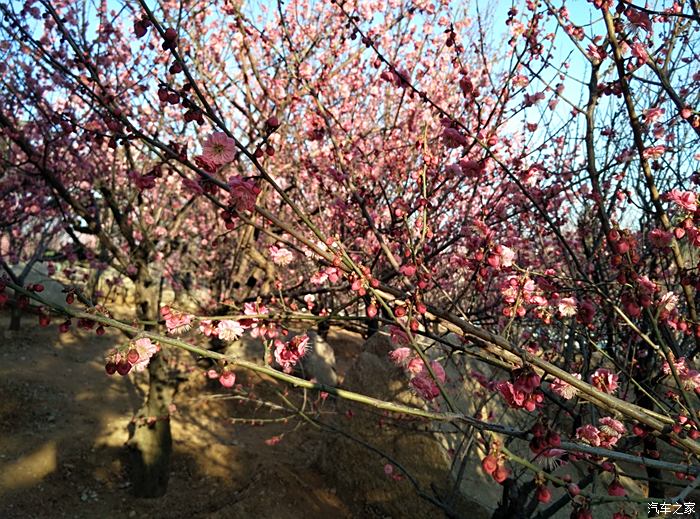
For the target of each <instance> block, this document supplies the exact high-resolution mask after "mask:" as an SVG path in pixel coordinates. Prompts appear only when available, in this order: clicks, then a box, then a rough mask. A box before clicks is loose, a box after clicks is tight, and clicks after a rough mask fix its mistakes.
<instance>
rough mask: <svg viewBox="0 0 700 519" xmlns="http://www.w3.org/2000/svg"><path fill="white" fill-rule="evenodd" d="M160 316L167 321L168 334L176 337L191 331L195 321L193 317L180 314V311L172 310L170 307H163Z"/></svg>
mask: <svg viewBox="0 0 700 519" xmlns="http://www.w3.org/2000/svg"><path fill="white" fill-rule="evenodd" d="M160 316H161V317H162V318H163V319H165V326H166V328H167V329H168V333H172V334H174V335H179V334H181V333H185V332H186V331H187V330H189V329H190V328H191V327H192V320H193V319H194V316H193V315H191V314H186V313H184V312H180V311H179V310H172V309H171V308H170V307H169V306H163V307H162V308H161V309H160Z"/></svg>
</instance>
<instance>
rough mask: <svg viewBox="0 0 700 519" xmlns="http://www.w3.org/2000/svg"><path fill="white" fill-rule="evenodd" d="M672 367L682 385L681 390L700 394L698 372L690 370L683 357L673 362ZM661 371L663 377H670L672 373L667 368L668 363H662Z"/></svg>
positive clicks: (669, 368) (699, 376) (699, 373)
mask: <svg viewBox="0 0 700 519" xmlns="http://www.w3.org/2000/svg"><path fill="white" fill-rule="evenodd" d="M673 366H674V367H675V368H676V373H678V378H680V379H681V382H682V383H683V388H684V389H685V390H686V391H696V392H698V393H700V372H698V371H697V370H695V369H690V368H689V367H688V364H687V360H686V358H685V357H681V358H680V359H678V360H677V361H675V362H674V363H673ZM661 369H662V371H663V373H664V375H670V374H671V373H672V372H671V366H669V364H668V362H664V364H663V366H662V368H661Z"/></svg>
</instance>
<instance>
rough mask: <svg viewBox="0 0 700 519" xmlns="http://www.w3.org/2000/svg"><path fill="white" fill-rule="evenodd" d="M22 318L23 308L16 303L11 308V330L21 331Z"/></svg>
mask: <svg viewBox="0 0 700 519" xmlns="http://www.w3.org/2000/svg"><path fill="white" fill-rule="evenodd" d="M21 320H22V309H21V308H20V307H19V305H18V304H14V305H12V307H11V310H10V328H9V329H10V331H12V332H17V331H19V327H20V321H21Z"/></svg>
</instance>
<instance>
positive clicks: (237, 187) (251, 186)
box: [228, 175, 260, 211]
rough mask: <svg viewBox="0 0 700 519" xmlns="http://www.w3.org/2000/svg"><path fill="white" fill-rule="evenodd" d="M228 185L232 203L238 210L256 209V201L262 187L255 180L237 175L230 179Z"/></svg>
mask: <svg viewBox="0 0 700 519" xmlns="http://www.w3.org/2000/svg"><path fill="white" fill-rule="evenodd" d="M228 187H229V190H230V193H231V204H232V205H233V206H234V207H235V208H236V209H237V210H238V211H254V210H255V201H256V200H257V198H258V195H259V194H260V188H259V187H258V186H257V185H256V184H255V181H253V180H245V179H244V178H243V177H241V176H239V175H236V176H233V177H230V178H229V179H228Z"/></svg>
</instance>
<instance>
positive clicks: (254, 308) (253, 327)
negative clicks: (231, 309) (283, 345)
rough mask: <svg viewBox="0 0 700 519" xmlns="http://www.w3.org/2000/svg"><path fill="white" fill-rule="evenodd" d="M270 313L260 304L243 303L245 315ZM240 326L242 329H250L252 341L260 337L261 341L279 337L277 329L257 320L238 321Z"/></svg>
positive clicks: (266, 322)
mask: <svg viewBox="0 0 700 519" xmlns="http://www.w3.org/2000/svg"><path fill="white" fill-rule="evenodd" d="M269 312H270V311H269V310H268V309H267V307H266V306H265V305H263V304H260V303H245V305H244V306H243V313H244V314H245V315H266V314H268V313H269ZM240 325H241V326H242V327H244V328H246V329H247V328H250V336H251V337H253V338H254V339H255V338H257V337H260V338H261V339H263V340H264V339H265V338H266V337H267V338H268V339H274V338H275V337H277V335H279V332H278V330H277V327H275V326H274V325H273V324H271V323H269V322H268V321H265V320H262V319H259V318H250V319H243V320H241V321H240Z"/></svg>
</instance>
